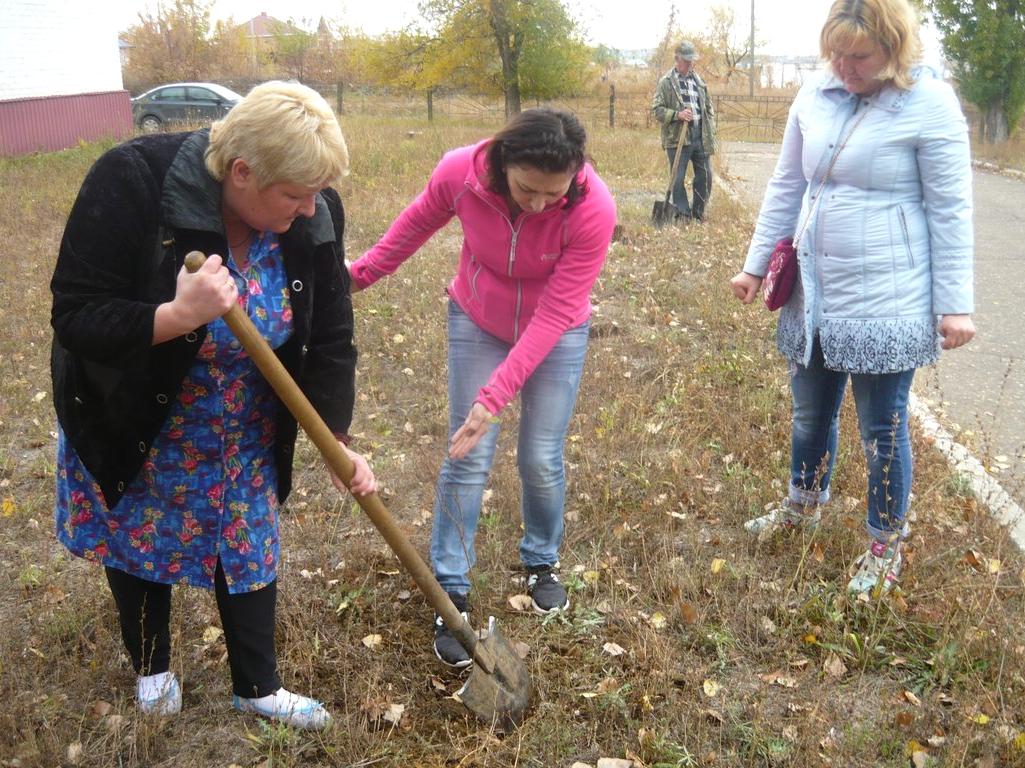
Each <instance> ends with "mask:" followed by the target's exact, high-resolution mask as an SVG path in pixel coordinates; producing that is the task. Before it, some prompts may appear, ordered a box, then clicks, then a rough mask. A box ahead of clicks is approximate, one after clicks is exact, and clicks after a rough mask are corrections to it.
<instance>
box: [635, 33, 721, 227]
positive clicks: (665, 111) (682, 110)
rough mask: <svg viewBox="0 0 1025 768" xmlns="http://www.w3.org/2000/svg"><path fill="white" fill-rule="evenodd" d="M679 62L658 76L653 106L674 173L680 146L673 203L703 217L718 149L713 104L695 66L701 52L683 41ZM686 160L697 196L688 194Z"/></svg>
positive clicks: (677, 53) (692, 215) (682, 212)
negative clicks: (692, 176)
mask: <svg viewBox="0 0 1025 768" xmlns="http://www.w3.org/2000/svg"><path fill="white" fill-rule="evenodd" d="M673 59H674V60H675V62H676V63H675V65H674V66H673V68H672V69H670V70H669V71H668V72H666V73H665V74H664V75H663V76H662V77H661V78H660V79H659V81H658V86H657V87H656V88H655V98H654V100H653V101H652V104H651V109H652V112H654V113H655V119H656V120H658V123H659V125H661V126H662V147H663V149H665V150H666V154H667V155H668V156H669V168H670V173H672V167H673V160H674V158H675V157H676V149H677V146H678V145H680V144H682V145H683V146H682V148H681V150H680V163H679V166H678V167H677V169H676V176H675V178H674V179H673V204H674V205H675V206H676V208H677V210H678V211H679V212H680V216H681V217H683V218H684V219H685V220H693V221H701V220H703V219H704V217H705V205H706V204H707V203H708V198H709V195H710V194H711V192H712V155H713V154H714V153H715V107H714V106H713V104H712V100H711V99H710V98H709V96H708V86H706V85H705V81H704V80H702V79H701V78H700V77H699V76H698V74H697V73H696V72H695V71H694V62H695V61H697V60H698V53H697V51H696V50H695V49H694V43H692V42H690V41H689V40H684V41H683V42H681V43H680V44H679V45H678V46H676V50H675V51H674V54H673ZM688 163H691V164H693V166H694V181H693V184H692V187H693V195H692V198H691V199H690V200H688V198H687V189H686V187H685V186H684V179H685V178H686V175H687V165H688Z"/></svg>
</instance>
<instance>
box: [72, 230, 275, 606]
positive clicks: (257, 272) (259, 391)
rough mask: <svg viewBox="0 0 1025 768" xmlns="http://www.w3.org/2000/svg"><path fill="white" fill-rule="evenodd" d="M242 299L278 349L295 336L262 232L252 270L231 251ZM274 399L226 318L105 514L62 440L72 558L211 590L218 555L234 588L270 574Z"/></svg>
mask: <svg viewBox="0 0 1025 768" xmlns="http://www.w3.org/2000/svg"><path fill="white" fill-rule="evenodd" d="M228 268H229V270H230V271H231V273H232V275H233V276H234V278H235V282H236V283H237V285H238V288H239V304H240V305H241V306H242V308H243V309H244V310H245V311H246V312H247V314H248V315H249V317H250V319H251V320H252V321H253V323H254V324H255V325H256V327H257V329H258V330H259V331H260V334H261V335H262V336H263V337H264V338H265V339H267V341H268V343H269V344H270V345H271V347H278V346H280V345H281V344H283V343H284V342H285V341H286V340H287V339H288V337H289V336H290V335H291V332H292V310H291V306H290V303H289V293H288V286H287V278H286V275H285V269H284V265H283V264H282V262H281V252H280V250H279V249H278V240H277V237H276V236H275V235H274V234H272V233H262V234H260V235H259V236H258V237H257V238H256V240H255V241H254V243H253V245H252V246H251V248H250V251H249V263H248V266H247V267H246V269H245V271H241V270H239V269H238V268H237V266H236V265H235V262H234V260H233V259H229V261H228ZM279 407H280V406H279V403H278V400H277V397H276V396H275V395H274V393H273V391H272V390H271V388H270V385H269V384H267V382H266V380H265V379H264V378H263V375H262V374H261V373H260V372H259V371H258V370H257V368H256V366H255V365H254V364H253V362H252V359H251V358H250V357H249V355H248V354H246V352H245V350H243V349H242V348H241V344H240V343H239V342H238V341H237V340H236V339H235V337H234V335H233V334H232V332H231V330H230V329H229V328H228V326H227V325H226V324H225V323H224V321H223V320H221V319H218V320H216V321H214V322H212V323H210V324H208V325H207V337H206V339H205V340H204V342H203V344H202V346H201V348H200V351H199V354H198V355H197V356H196V359H195V361H194V363H193V365H192V368H191V369H190V370H189V373H188V375H187V376H186V377H185V379H184V381H183V382H182V386H181V389H180V390H179V392H178V398H177V401H176V403H175V405H174V407H173V408H172V409H171V412H170V415H169V417H168V420H167V423H166V424H165V425H164V428H163V430H162V431H161V432H160V434H159V435H158V437H157V439H156V440H155V441H154V442H153V445H152V446H151V448H150V450H149V453H148V454H147V457H146V461H145V463H144V464H143V468H142V471H141V472H140V473H139V474H138V475H137V476H136V477H135V478H134V479H133V480H132V482H131V483H130V484H129V486H128V488H126V489H125V494H124V496H123V497H122V498H121V500H120V501H119V502H118V504H117V505H116V506H115V507H114V509H111V510H108V509H107V507H106V504H105V503H104V501H103V495H102V494H101V492H100V489H99V486H98V485H97V484H96V482H95V481H94V480H93V478H92V477H91V475H90V474H89V472H88V470H87V469H86V468H85V467H84V466H83V464H82V462H81V461H80V459H79V458H78V456H77V454H75V452H74V450H73V449H72V448H71V446H70V444H69V443H68V442H67V440H66V439H65V438H64V435H63V433H62V432H61V433H59V434H58V442H57V446H58V447H57V505H56V518H57V520H56V522H57V537H58V539H59V540H60V541H61V542H62V543H63V544H64V545H65V546H66V547H67V548H68V549H69V550H70V551H71V552H73V553H74V554H76V555H79V556H80V557H84V558H87V559H89V560H93V561H95V562H98V563H102V564H103V565H105V566H110V567H112V568H117V569H119V570H122V571H125V572H127V573H130V574H132V575H134V576H138V577H140V578H143V579H147V580H150V581H157V582H161V583H167V584H170V583H175V582H182V583H187V584H192V585H194V586H200V587H206V588H208V589H212V588H213V579H214V571H215V570H216V568H217V560H218V558H220V560H221V564H222V566H223V568H224V575H225V577H226V579H227V582H228V589H229V591H230V592H232V593H239V592H249V591H252V590H256V589H260V588H262V587H264V586H266V585H267V584H269V583H270V582H271V581H273V580H274V578H275V573H276V569H277V563H278V556H279V543H278V498H277V472H276V470H275V466H274V455H273V448H274V440H275V422H276V417H277V409H278V408H279Z"/></svg>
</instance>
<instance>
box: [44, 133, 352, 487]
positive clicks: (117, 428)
mask: <svg viewBox="0 0 1025 768" xmlns="http://www.w3.org/2000/svg"><path fill="white" fill-rule="evenodd" d="M208 141H209V133H208V132H207V131H205V130H204V131H197V132H195V133H179V134H166V135H154V136H145V137H140V138H137V139H133V140H131V141H128V142H126V143H124V144H122V145H120V146H118V147H115V148H114V149H112V150H110V151H109V152H107V153H106V154H104V155H103V156H102V157H101V158H100V159H99V160H97V161H96V164H95V165H94V166H93V167H92V169H91V170H90V171H89V174H88V175H87V176H86V179H85V181H84V182H83V183H82V188H81V190H80V191H79V193H78V199H77V200H76V201H75V204H74V206H73V208H72V209H71V214H70V216H69V218H68V223H67V226H66V228H65V230H64V237H63V239H62V240H61V247H60V254H59V256H58V258H57V267H56V269H55V271H54V275H53V280H52V281H51V283H50V288H51V290H52V291H53V312H52V316H51V323H52V324H53V329H54V341H53V348H52V354H51V372H52V375H53V396H54V397H53V399H54V407H55V408H56V411H57V418H58V420H59V422H60V425H61V427H62V429H63V430H64V433H65V435H66V436H67V438H68V440H69V441H70V443H71V445H72V446H73V447H74V449H75V451H76V452H77V453H78V455H79V457H80V458H81V459H82V462H83V463H84V464H85V466H86V468H88V470H89V471H90V473H92V475H93V477H94V478H95V479H96V481H97V482H98V483H99V484H100V488H101V489H102V490H103V495H104V498H105V500H106V502H107V505H108V507H113V506H114V505H116V504H117V502H118V500H119V499H120V498H121V495H122V493H123V492H124V489H125V488H126V487H127V486H128V484H129V483H130V482H131V480H132V478H134V477H135V475H136V474H137V473H138V472H139V470H140V469H141V467H142V463H143V460H144V459H145V457H146V454H147V452H148V451H149V447H150V445H151V444H152V443H153V440H154V439H155V438H156V436H157V434H158V433H159V432H160V430H161V428H162V427H163V425H164V422H165V420H166V419H167V416H168V414H169V412H170V409H171V406H172V405H173V404H174V402H175V399H176V397H177V392H178V389H179V387H180V386H181V382H182V379H183V378H184V377H185V374H186V373H187V372H188V370H189V368H190V366H191V365H192V363H193V360H194V358H195V356H196V353H197V352H198V351H199V347H200V344H201V343H202V341H203V338H204V337H205V335H206V327H205V326H204V327H200V328H197V329H196V330H195V331H194V332H192V333H189V334H186V335H185V336H181V337H178V338H175V339H172V340H170V341H167V342H164V343H163V344H158V345H156V346H153V343H152V340H153V318H154V314H155V312H156V308H157V305H158V304H161V303H163V302H166V301H170V300H171V299H173V298H174V293H175V285H176V280H177V275H178V272H179V270H180V269H181V267H182V263H183V260H184V257H185V254H187V253H188V252H189V251H192V250H199V251H202V252H203V253H206V254H212V253H219V254H226V253H227V250H228V244H227V241H226V239H225V236H224V230H223V227H222V224H221V185H220V183H219V182H217V181H215V180H214V179H213V178H212V177H211V176H210V175H209V173H208V172H207V170H206V167H205V166H204V165H203V152H204V150H205V149H206V146H207V144H208ZM344 225H345V218H344V213H343V210H342V203H341V199H340V198H339V197H338V193H337V192H336V191H335V190H333V189H330V188H329V189H325V190H324V191H323V192H321V193H320V194H319V195H318V197H317V201H316V212H315V214H314V216H313V218H311V219H305V218H299V219H296V221H295V222H294V223H293V224H292V227H291V229H289V231H288V232H286V233H284V234H282V235H280V236H279V239H280V244H281V251H282V254H283V262H284V265H285V271H286V273H287V275H288V284H289V288H290V293H291V304H292V312H293V319H292V327H293V332H292V336H291V337H290V338H289V340H288V341H287V342H285V343H284V344H283V345H282V346H281V347H280V348H279V349H278V350H277V355H278V357H279V358H280V360H281V362H282V363H283V364H284V366H285V367H286V368H287V369H288V371H289V372H290V373H291V374H292V376H293V377H294V378H295V379H296V380H297V381H298V383H299V385H300V387H301V388H302V390H303V392H304V393H305V394H306V396H307V397H308V398H309V399H310V401H311V403H312V404H313V406H314V407H315V408H316V409H317V411H318V413H319V414H320V415H321V417H322V418H323V419H324V421H325V422H326V423H327V425H328V427H330V428H331V430H332V431H333V432H335V433H336V434H341V433H345V432H347V431H348V428H349V423H350V420H351V418H352V408H353V401H354V394H355V370H356V349H355V347H354V345H353V339H352V332H353V316H352V302H351V299H350V296H349V276H348V271H347V270H346V269H345V268H344V266H343V243H342V232H343V229H344ZM295 437H296V423H295V420H294V419H293V418H292V416H291V414H289V413H288V411H287V409H285V408H284V406H280V405H279V414H278V418H277V442H276V444H275V451H274V452H275V460H276V464H277V470H278V497H279V498H280V499H281V500H282V501H284V500H285V498H286V497H287V496H288V492H289V489H290V488H291V481H292V452H293V449H294V446H295Z"/></svg>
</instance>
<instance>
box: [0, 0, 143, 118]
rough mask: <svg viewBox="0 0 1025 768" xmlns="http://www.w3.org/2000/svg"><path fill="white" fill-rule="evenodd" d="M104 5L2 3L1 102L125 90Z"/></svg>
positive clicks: (113, 23) (37, 0)
mask: <svg viewBox="0 0 1025 768" xmlns="http://www.w3.org/2000/svg"><path fill="white" fill-rule="evenodd" d="M106 5H107V4H106V3H91V2H88V1H87V0H70V1H69V0H0V18H2V19H3V24H2V25H0V101H2V100H6V99H20V98H28V97H33V96H66V95H71V94H77V93H95V92H98V91H119V90H121V89H122V88H123V85H122V80H121V62H120V56H119V53H118V44H117V33H118V28H117V20H116V18H115V17H114V14H113V13H111V12H110V10H108V9H107V8H105V6H106Z"/></svg>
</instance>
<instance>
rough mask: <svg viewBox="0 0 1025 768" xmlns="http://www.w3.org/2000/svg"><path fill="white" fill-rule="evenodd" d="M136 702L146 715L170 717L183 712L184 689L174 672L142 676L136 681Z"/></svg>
mask: <svg viewBox="0 0 1025 768" xmlns="http://www.w3.org/2000/svg"><path fill="white" fill-rule="evenodd" d="M135 700H136V704H137V706H138V707H139V711H140V712H142V713H143V714H144V715H157V716H160V717H168V716H170V715H177V714H178V713H179V712H181V711H182V689H181V686H180V685H178V678H177V677H176V676H175V674H174V672H159V673H157V674H155V675H140V676H139V677H137V678H136V680H135Z"/></svg>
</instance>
